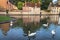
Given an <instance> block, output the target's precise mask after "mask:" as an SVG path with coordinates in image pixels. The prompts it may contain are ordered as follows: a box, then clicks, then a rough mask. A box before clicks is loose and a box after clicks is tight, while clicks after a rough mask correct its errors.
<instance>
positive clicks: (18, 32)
mask: <svg viewBox="0 0 60 40" xmlns="http://www.w3.org/2000/svg"><path fill="white" fill-rule="evenodd" d="M52 30H55V32H56V33H55V35H54V36H53V35H52V33H51V31H52ZM31 31H32V33H34V32H36V35H35V36H34V37H30V38H29V37H28V36H25V34H26V33H27V28H26V27H11V28H10V29H9V30H8V31H7V32H6V33H5V34H4V32H3V30H1V29H0V40H60V25H55V24H53V23H51V24H49V26H48V28H45V27H44V26H42V27H41V26H40V27H31Z"/></svg>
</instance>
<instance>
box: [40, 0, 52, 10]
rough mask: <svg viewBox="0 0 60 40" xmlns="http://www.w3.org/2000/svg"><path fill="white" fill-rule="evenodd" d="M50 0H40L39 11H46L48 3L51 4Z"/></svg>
mask: <svg viewBox="0 0 60 40" xmlns="http://www.w3.org/2000/svg"><path fill="white" fill-rule="evenodd" d="M51 1H52V0H42V5H41V9H42V10H46V9H47V8H48V6H49V3H50V2H51Z"/></svg>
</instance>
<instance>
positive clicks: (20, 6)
mask: <svg viewBox="0 0 60 40" xmlns="http://www.w3.org/2000/svg"><path fill="white" fill-rule="evenodd" d="M17 7H18V9H20V10H21V9H22V7H23V2H20V1H19V2H18V3H17Z"/></svg>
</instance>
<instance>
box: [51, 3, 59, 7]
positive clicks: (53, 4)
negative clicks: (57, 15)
mask: <svg viewBox="0 0 60 40" xmlns="http://www.w3.org/2000/svg"><path fill="white" fill-rule="evenodd" d="M51 6H52V7H54V6H56V7H60V5H58V4H57V3H56V4H53V3H52V5H51Z"/></svg>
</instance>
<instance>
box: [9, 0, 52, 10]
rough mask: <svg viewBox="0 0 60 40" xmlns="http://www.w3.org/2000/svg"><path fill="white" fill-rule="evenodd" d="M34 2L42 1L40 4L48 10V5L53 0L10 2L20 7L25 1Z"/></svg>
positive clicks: (12, 0)
mask: <svg viewBox="0 0 60 40" xmlns="http://www.w3.org/2000/svg"><path fill="white" fill-rule="evenodd" d="M25 1H26V2H33V3H36V2H38V1H40V5H41V9H42V10H46V9H47V8H48V5H49V3H50V2H51V1H52V0H17V1H16V0H10V2H11V3H12V4H14V5H16V6H17V7H18V9H22V6H23V5H22V4H23V3H24V2H25Z"/></svg>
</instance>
